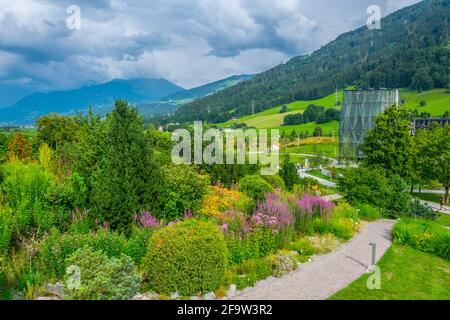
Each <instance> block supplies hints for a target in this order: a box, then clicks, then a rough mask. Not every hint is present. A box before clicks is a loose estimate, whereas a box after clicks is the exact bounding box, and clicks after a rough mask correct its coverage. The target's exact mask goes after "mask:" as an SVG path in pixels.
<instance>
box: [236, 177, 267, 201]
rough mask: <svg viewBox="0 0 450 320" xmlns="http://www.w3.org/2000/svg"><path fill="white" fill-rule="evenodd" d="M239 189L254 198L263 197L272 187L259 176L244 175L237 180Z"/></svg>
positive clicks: (259, 198)
mask: <svg viewBox="0 0 450 320" xmlns="http://www.w3.org/2000/svg"><path fill="white" fill-rule="evenodd" d="M239 190H240V191H242V192H243V193H245V194H246V195H247V196H249V197H250V198H252V199H254V200H261V199H264V196H265V195H266V193H269V192H272V190H273V187H272V186H271V185H270V184H269V183H268V182H267V181H266V180H264V179H263V178H261V176H257V175H254V176H245V177H244V178H242V179H241V180H240V181H239Z"/></svg>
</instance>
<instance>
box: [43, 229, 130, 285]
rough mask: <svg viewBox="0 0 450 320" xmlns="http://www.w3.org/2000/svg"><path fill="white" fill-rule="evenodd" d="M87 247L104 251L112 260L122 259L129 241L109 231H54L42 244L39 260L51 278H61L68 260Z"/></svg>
mask: <svg viewBox="0 0 450 320" xmlns="http://www.w3.org/2000/svg"><path fill="white" fill-rule="evenodd" d="M85 246H89V247H90V248H92V249H93V250H96V251H102V252H104V253H105V254H106V255H107V256H108V257H110V258H111V257H120V255H121V253H123V252H126V249H125V248H126V247H127V239H126V238H125V237H124V236H122V235H119V234H117V233H113V232H110V231H108V230H100V231H98V232H95V233H94V232H91V233H88V234H68V233H65V234H61V233H60V232H59V231H57V230H53V232H52V233H51V234H49V235H48V236H47V237H46V238H45V239H44V241H43V242H42V243H41V250H40V253H39V256H38V257H37V259H38V262H39V263H40V265H42V270H45V272H46V274H47V275H48V276H49V277H56V278H61V277H62V276H63V275H64V274H65V261H66V259H68V258H69V257H70V256H71V255H72V254H74V253H75V252H76V251H77V250H78V249H82V248H84V247H85Z"/></svg>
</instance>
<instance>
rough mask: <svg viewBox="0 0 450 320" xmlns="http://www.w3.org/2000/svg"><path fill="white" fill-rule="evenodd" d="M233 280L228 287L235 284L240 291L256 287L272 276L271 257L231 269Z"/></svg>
mask: <svg viewBox="0 0 450 320" xmlns="http://www.w3.org/2000/svg"><path fill="white" fill-rule="evenodd" d="M230 272H231V273H232V275H231V279H230V281H229V282H228V283H226V285H230V284H232V283H234V284H235V285H236V288H237V289H238V290H242V289H244V288H246V287H250V286H254V285H255V283H256V281H259V280H263V279H266V278H268V277H270V276H271V275H272V260H271V259H270V257H264V258H260V259H251V260H246V261H244V262H243V263H242V264H239V265H235V266H233V267H232V268H231V269H230Z"/></svg>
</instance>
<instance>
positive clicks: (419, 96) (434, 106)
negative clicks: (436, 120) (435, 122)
mask: <svg viewBox="0 0 450 320" xmlns="http://www.w3.org/2000/svg"><path fill="white" fill-rule="evenodd" d="M400 96H401V99H402V100H405V104H404V105H405V106H406V107H407V108H408V109H411V110H414V109H417V111H418V112H419V113H421V112H429V113H431V115H432V116H436V117H442V115H443V114H444V113H445V112H446V111H450V93H446V90H445V89H435V90H431V91H425V92H421V93H419V92H415V91H409V90H401V91H400ZM421 101H425V102H426V103H427V104H426V106H425V107H421V106H420V102H421Z"/></svg>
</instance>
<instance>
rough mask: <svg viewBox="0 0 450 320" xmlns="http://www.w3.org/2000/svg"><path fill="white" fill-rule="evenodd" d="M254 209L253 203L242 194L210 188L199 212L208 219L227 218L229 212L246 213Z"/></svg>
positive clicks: (224, 189) (215, 187)
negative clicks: (234, 210)
mask: <svg viewBox="0 0 450 320" xmlns="http://www.w3.org/2000/svg"><path fill="white" fill-rule="evenodd" d="M252 207H253V201H252V200H251V199H250V198H248V197H247V196H246V195H245V194H243V193H242V192H239V191H235V190H230V189H226V188H224V187H220V186H210V187H208V193H207V195H206V196H205V197H204V198H203V201H202V204H201V208H200V210H199V211H198V212H199V213H200V214H202V215H205V216H208V217H216V218H225V217H226V214H225V213H226V212H227V211H231V210H233V209H236V210H238V211H240V212H243V213H246V212H248V211H249V210H250V209H251V208H252Z"/></svg>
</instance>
